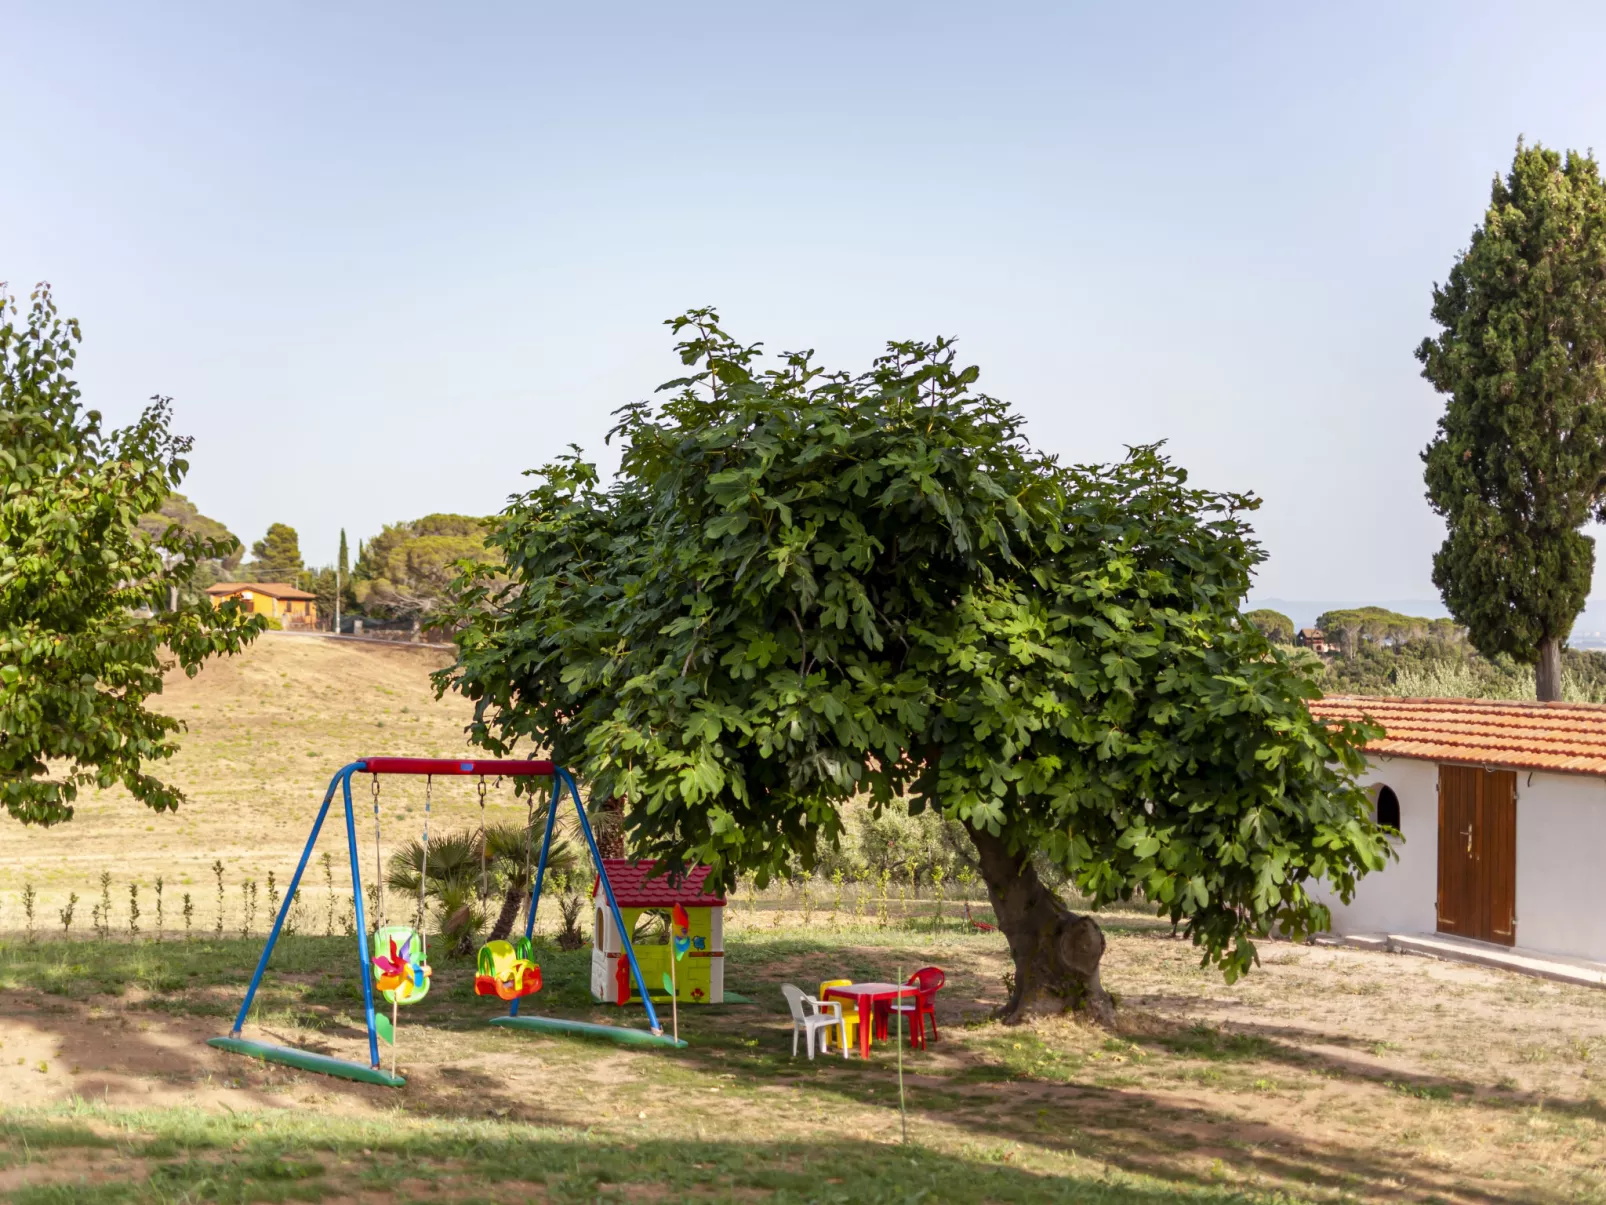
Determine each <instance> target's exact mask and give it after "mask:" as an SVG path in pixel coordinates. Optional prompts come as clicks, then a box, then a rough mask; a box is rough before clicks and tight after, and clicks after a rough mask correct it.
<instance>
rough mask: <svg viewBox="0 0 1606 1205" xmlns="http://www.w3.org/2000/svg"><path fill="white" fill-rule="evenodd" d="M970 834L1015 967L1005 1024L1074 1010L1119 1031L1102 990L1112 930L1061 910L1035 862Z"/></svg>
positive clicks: (997, 841)
mask: <svg viewBox="0 0 1606 1205" xmlns="http://www.w3.org/2000/svg"><path fill="white" fill-rule="evenodd" d="M966 829H967V831H968V832H969V833H970V840H971V843H972V844H973V845H975V847H976V853H977V855H978V857H979V859H980V861H981V874H982V879H983V880H984V881H985V882H986V884H987V894H988V896H989V897H990V898H991V900H992V904H993V912H994V913H995V914H996V915H997V917H998V927H999V928H1000V929H1001V930H1003V933H1004V936H1005V937H1006V938H1008V939H1009V952H1010V955H1011V956H1012V957H1013V958H1014V960H1015V987H1014V991H1012V992H1011V993H1010V997H1009V1000H1008V1001H1007V1002H1006V1003H1005V1004H1004V1007H1003V1010H1002V1011H1001V1012H1000V1014H999V1017H1000V1019H1001V1020H1003V1021H1004V1022H1006V1023H1008V1024H1015V1023H1017V1022H1020V1021H1023V1020H1025V1019H1026V1018H1027V1017H1032V1016H1042V1015H1045V1014H1050V1013H1062V1012H1065V1011H1067V1010H1072V1011H1075V1012H1079V1013H1083V1014H1085V1015H1086V1016H1088V1017H1089V1018H1091V1019H1092V1020H1094V1021H1097V1022H1098V1023H1099V1024H1100V1025H1114V1024H1115V1005H1114V1002H1113V1001H1111V999H1110V997H1109V993H1107V992H1106V991H1105V990H1104V987H1103V985H1102V984H1100V983H1099V962H1100V960H1101V959H1102V958H1103V957H1104V931H1103V930H1102V929H1100V928H1099V926H1098V922H1096V921H1095V920H1093V918H1092V917H1089V916H1078V915H1077V914H1076V913H1074V912H1072V911H1071V910H1070V909H1069V908H1067V907H1066V906H1065V905H1064V904H1063V903H1061V902H1060V898H1059V896H1057V895H1055V894H1054V892H1053V891H1051V890H1050V889H1049V888H1048V886H1047V885H1046V884H1045V883H1044V882H1043V880H1042V879H1041V878H1039V877H1038V874H1037V869H1036V868H1035V867H1034V866H1033V865H1032V862H1031V858H1030V857H1028V856H1023V855H1020V854H1011V853H1010V852H1009V845H1008V843H1007V842H1006V841H1005V839H1004V838H1003V837H995V836H993V835H992V834H990V833H988V832H986V831H985V830H982V831H977V830H976V829H973V828H970V827H969V826H968V825H967V826H966Z"/></svg>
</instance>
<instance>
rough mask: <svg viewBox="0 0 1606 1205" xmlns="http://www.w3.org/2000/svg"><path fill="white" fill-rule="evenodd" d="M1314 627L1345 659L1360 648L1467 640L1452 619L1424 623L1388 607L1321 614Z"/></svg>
mask: <svg viewBox="0 0 1606 1205" xmlns="http://www.w3.org/2000/svg"><path fill="white" fill-rule="evenodd" d="M1316 626H1317V627H1319V628H1321V629H1322V631H1324V632H1326V633H1327V635H1328V636H1329V637H1330V638H1332V639H1334V640H1335V641H1336V642H1337V643H1338V644H1339V646H1340V647H1341V648H1342V649H1343V651H1344V655H1345V656H1346V657H1353V656H1355V655H1356V653H1357V652H1358V651H1359V650H1360V648H1361V647H1362V645H1363V644H1390V645H1400V644H1408V643H1411V642H1412V641H1420V640H1437V641H1440V642H1450V643H1460V642H1461V641H1462V640H1464V639H1465V637H1466V633H1465V632H1464V631H1463V629H1462V628H1461V627H1460V626H1459V625H1458V624H1457V623H1456V622H1455V621H1454V620H1453V619H1424V618H1422V617H1421V616H1418V615H1402V614H1401V613H1400V612H1398V611H1390V610H1389V609H1388V608H1387V607H1349V608H1344V609H1339V610H1333V611H1323V612H1322V613H1321V614H1320V615H1318V616H1317V617H1316Z"/></svg>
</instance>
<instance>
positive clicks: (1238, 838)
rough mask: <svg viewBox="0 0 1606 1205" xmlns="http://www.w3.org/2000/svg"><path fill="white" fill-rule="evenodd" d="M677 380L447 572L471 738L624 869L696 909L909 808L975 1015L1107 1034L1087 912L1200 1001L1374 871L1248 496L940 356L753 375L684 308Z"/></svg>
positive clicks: (912, 349) (918, 354)
mask: <svg viewBox="0 0 1606 1205" xmlns="http://www.w3.org/2000/svg"><path fill="white" fill-rule="evenodd" d="M673 325H674V330H675V331H676V332H677V334H679V335H681V336H682V342H681V343H680V344H679V351H680V354H681V357H682V360H683V361H684V362H685V363H686V365H687V366H688V367H689V368H690V369H691V370H692V371H691V373H690V375H688V376H686V377H684V378H682V379H680V380H676V381H673V382H671V383H670V384H669V385H667V386H665V387H664V388H665V389H666V390H668V391H669V392H670V397H669V398H668V400H667V401H666V402H665V403H664V404H663V405H662V407H661V408H653V407H650V406H648V405H646V404H638V405H633V406H629V407H626V408H625V409H624V410H623V411H621V419H620V422H619V424H618V426H617V428H616V430H615V432H614V435H615V437H617V438H619V439H621V440H622V441H623V447H622V463H621V468H620V472H619V474H618V476H617V479H616V480H615V481H614V482H613V484H612V485H610V486H607V487H606V488H605V487H604V486H603V484H602V482H601V481H600V479H599V477H598V474H597V471H596V469H595V468H594V466H593V465H591V464H590V463H588V462H586V461H585V460H584V459H582V458H581V456H580V455H579V453H578V451H576V452H575V453H573V454H571V455H569V456H567V457H564V458H562V459H560V460H558V461H557V462H556V463H554V464H550V465H548V466H546V467H545V468H543V469H541V470H538V471H537V472H536V473H535V474H534V476H535V482H534V486H533V488H532V489H530V490H529V491H528V492H527V493H525V494H523V495H522V496H520V497H518V498H516V499H515V500H514V501H513V502H512V504H511V505H510V506H509V507H508V509H507V511H506V512H505V513H504V515H503V516H502V518H501V521H500V524H499V525H498V527H497V528H496V529H495V531H494V532H493V533H492V535H491V536H490V543H491V545H492V546H493V547H495V548H497V549H499V550H500V552H501V555H502V557H503V558H505V566H503V567H501V568H500V569H499V570H498V572H499V573H501V574H503V575H505V577H504V580H503V582H502V583H501V584H498V583H495V582H492V581H490V580H488V579H485V578H483V576H482V575H483V574H484V572H485V571H483V570H482V571H479V572H478V573H475V572H472V571H471V572H469V573H468V574H467V575H466V576H465V578H464V580H463V581H462V582H461V583H460V586H461V592H460V594H459V596H458V599H457V602H456V610H457V615H456V619H457V620H458V622H460V623H461V624H462V625H463V626H462V627H461V630H460V631H459V633H458V635H457V637H456V639H457V642H458V648H459V654H458V658H457V661H456V664H455V665H453V666H452V667H450V668H448V669H446V670H444V671H442V672H441V674H440V675H439V676H438V678H437V685H438V687H439V688H440V689H443V690H444V689H446V688H447V687H455V688H456V689H458V690H460V691H461V692H463V693H464V694H465V695H466V696H467V697H468V698H469V699H471V700H473V702H474V705H475V711H474V720H473V725H472V728H471V735H472V736H473V738H474V739H475V740H476V741H477V742H478V743H479V744H481V745H482V746H483V747H485V748H487V749H490V750H493V751H496V752H507V751H509V750H511V749H513V748H514V747H515V746H516V745H518V744H519V743H520V742H525V743H527V744H533V745H535V746H538V747H542V748H546V749H550V751H551V756H553V757H554V758H556V759H557V760H558V761H559V762H560V763H565V764H568V765H571V766H573V767H575V768H576V769H577V770H578V771H579V772H580V774H581V775H582V776H583V777H584V778H586V779H587V780H588V781H589V784H590V787H591V790H592V792H593V794H594V795H596V796H597V797H618V798H622V799H624V800H625V801H627V814H626V824H627V830H628V834H629V838H630V841H631V844H632V845H633V846H634V848H635V849H636V850H637V851H639V852H640V853H642V854H645V855H649V856H656V857H659V858H663V859H665V860H667V862H668V863H669V865H670V867H671V868H672V872H674V871H678V870H679V869H681V868H683V867H684V866H686V865H688V864H691V863H701V864H706V865H708V866H710V867H711V868H712V874H713V875H714V877H715V878H716V881H720V882H724V883H726V884H729V883H730V882H731V880H732V878H733V877H734V876H735V875H736V874H738V873H752V874H754V875H755V876H756V877H757V879H758V881H759V882H760V883H763V882H765V881H767V879H768V878H769V876H772V875H775V874H777V873H780V872H781V871H782V870H783V869H784V868H785V867H786V866H787V864H788V862H789V860H791V859H794V858H796V859H800V860H801V861H802V863H803V864H804V865H805V866H810V865H813V864H814V862H815V860H816V859H818V858H819V857H820V855H821V854H822V852H824V851H826V850H827V849H828V848H830V847H832V846H834V845H835V844H836V843H837V842H838V840H839V838H840V836H841V834H842V829H843V821H842V805H843V804H844V803H845V802H846V801H848V800H850V799H855V798H858V799H862V800H864V801H866V802H867V803H868V805H869V806H870V807H872V808H874V809H886V808H893V807H906V808H907V809H908V810H909V811H910V812H913V813H920V812H922V811H923V810H925V809H928V808H935V809H937V810H939V811H940V812H941V813H942V814H943V815H944V816H945V817H948V818H952V819H954V820H957V821H959V822H961V823H962V824H963V825H964V827H965V831H966V832H967V833H968V835H969V838H970V841H971V842H972V843H973V844H974V846H975V849H976V854H977V858H978V861H979V863H980V866H981V869H982V873H983V876H984V878H985V880H986V883H987V888H988V892H989V895H990V897H991V901H992V904H993V906H994V909H995V912H996V913H997V916H998V921H999V926H1000V928H1001V929H1002V930H1003V931H1004V933H1005V935H1006V936H1007V937H1008V940H1009V944H1010V949H1011V952H1012V955H1013V958H1014V962H1015V979H1014V991H1013V995H1012V997H1011V999H1010V1001H1009V1003H1008V1005H1007V1007H1006V1010H1005V1011H1006V1016H1007V1017H1009V1018H1011V1019H1015V1018H1019V1017H1022V1016H1024V1015H1027V1014H1030V1013H1034V1012H1041V1011H1045V1010H1061V1009H1064V1008H1066V1007H1078V1008H1083V1009H1086V1010H1088V1011H1089V1012H1090V1013H1091V1014H1092V1015H1094V1016H1095V1017H1098V1018H1101V1019H1105V1020H1107V1019H1108V1018H1109V1017H1110V1015H1111V1013H1110V1009H1111V1005H1110V1000H1109V997H1108V995H1107V994H1106V993H1105V991H1104V990H1103V987H1102V985H1101V983H1100V978H1099V964H1100V958H1101V955H1102V952H1103V949H1104V938H1103V933H1102V931H1101V930H1100V928H1099V926H1098V924H1097V923H1096V921H1095V920H1094V919H1092V917H1090V916H1085V915H1077V914H1075V913H1073V912H1071V911H1070V910H1069V909H1068V908H1067V907H1066V906H1065V904H1064V903H1063V902H1062V901H1061V900H1060V899H1059V898H1058V896H1057V895H1056V894H1055V893H1054V892H1053V891H1052V890H1050V889H1049V887H1048V886H1047V885H1045V884H1044V883H1043V882H1042V881H1041V879H1040V878H1039V875H1038V873H1037V870H1036V868H1035V866H1034V857H1038V858H1047V859H1049V860H1050V861H1051V862H1052V863H1053V864H1055V865H1056V866H1057V867H1059V868H1061V869H1062V870H1063V871H1064V872H1065V874H1066V875H1067V876H1069V878H1070V879H1071V880H1072V881H1073V882H1074V883H1075V885H1076V887H1077V888H1078V889H1079V890H1080V892H1082V893H1083V894H1084V895H1085V896H1086V897H1087V898H1089V899H1090V900H1091V901H1092V902H1093V904H1094V905H1096V906H1097V905H1105V904H1111V903H1114V902H1116V901H1123V900H1130V899H1132V898H1134V897H1138V896H1140V897H1141V898H1142V899H1144V900H1146V901H1147V902H1148V903H1149V904H1150V905H1152V906H1154V907H1155V908H1157V909H1158V910H1159V911H1160V912H1161V913H1163V914H1164V915H1166V916H1169V917H1170V918H1172V919H1173V920H1174V921H1176V922H1178V923H1179V924H1181V925H1183V926H1185V927H1186V931H1187V932H1188V934H1189V935H1190V936H1191V937H1192V938H1193V940H1194V941H1195V942H1196V943H1197V944H1198V945H1199V946H1200V947H1201V949H1202V951H1203V957H1204V958H1205V959H1206V960H1208V961H1213V962H1214V963H1216V964H1218V965H1219V966H1220V967H1221V968H1222V969H1223V970H1224V971H1225V973H1226V974H1227V975H1228V976H1229V977H1235V976H1236V975H1238V974H1240V973H1241V972H1242V971H1244V970H1245V969H1246V968H1247V967H1249V966H1250V965H1251V963H1252V962H1253V960H1254V957H1255V947H1254V938H1255V937H1257V936H1261V935H1264V934H1266V933H1268V932H1269V931H1270V930H1271V929H1272V927H1273V926H1276V927H1278V928H1279V929H1280V930H1282V931H1284V932H1286V933H1288V934H1291V935H1300V934H1305V933H1309V932H1310V931H1312V930H1314V929H1319V928H1321V927H1323V926H1324V925H1325V923H1326V921H1327V913H1326V910H1325V909H1324V908H1323V906H1322V905H1321V904H1320V903H1319V902H1318V900H1317V899H1315V898H1314V897H1313V896H1312V894H1311V890H1310V889H1311V887H1312V886H1313V884H1314V883H1315V882H1316V881H1317V880H1326V881H1327V882H1328V883H1330V884H1331V885H1332V888H1333V889H1334V890H1336V891H1337V892H1338V894H1339V895H1341V896H1343V897H1345V898H1348V896H1349V893H1350V892H1351V890H1352V889H1353V886H1354V884H1355V881H1356V878H1357V877H1358V876H1359V875H1360V874H1362V873H1364V872H1365V871H1366V870H1367V869H1368V868H1372V867H1375V866H1378V865H1380V864H1381V858H1382V856H1383V854H1382V849H1383V847H1382V846H1381V844H1380V842H1379V839H1378V833H1377V830H1376V828H1375V826H1374V825H1373V824H1372V822H1371V821H1370V819H1369V818H1368V817H1369V808H1368V805H1367V800H1366V798H1365V796H1364V795H1363V794H1362V793H1361V792H1360V791H1359V790H1358V789H1357V788H1356V786H1355V783H1354V777H1353V775H1354V772H1355V771H1356V770H1357V768H1358V767H1359V765H1360V757H1359V754H1358V752H1357V743H1358V741H1359V739H1360V738H1361V737H1362V736H1363V735H1364V732H1363V731H1362V730H1360V729H1355V728H1341V729H1328V728H1326V727H1323V726H1322V725H1321V724H1319V723H1316V722H1314V721H1313V720H1312V718H1311V716H1310V714H1309V712H1308V710H1307V708H1306V700H1307V699H1308V698H1310V697H1312V696H1313V695H1314V694H1315V688H1314V687H1313V686H1312V684H1311V682H1310V681H1309V680H1308V679H1307V678H1306V677H1304V676H1302V674H1301V673H1300V672H1299V671H1298V670H1296V669H1295V668H1294V667H1293V666H1292V665H1291V663H1290V661H1289V660H1288V657H1287V655H1286V654H1285V653H1284V652H1283V651H1282V650H1280V649H1279V648H1277V647H1276V646H1274V645H1272V644H1271V643H1270V642H1268V640H1267V639H1266V637H1265V636H1264V635H1263V634H1262V633H1261V632H1260V631H1259V630H1257V629H1256V628H1255V626H1254V625H1253V624H1251V623H1248V622H1245V621H1244V619H1243V617H1242V615H1241V614H1240V610H1239V606H1240V602H1241V600H1242V599H1243V597H1244V595H1245V593H1246V591H1247V589H1248V586H1249V575H1250V570H1251V567H1252V566H1253V565H1254V564H1255V563H1256V562H1257V561H1258V560H1259V559H1260V556H1261V554H1260V552H1259V550H1258V548H1257V546H1256V544H1255V542H1254V540H1253V538H1252V535H1251V532H1250V530H1249V528H1248V527H1247V525H1246V523H1245V520H1244V515H1245V512H1247V511H1248V510H1250V509H1252V508H1253V506H1254V505H1255V501H1254V500H1253V499H1252V498H1249V497H1244V496H1236V495H1223V494H1215V493H1209V492H1205V491H1200V490H1196V489H1193V488H1191V487H1190V486H1189V485H1188V484H1187V481H1186V475H1185V474H1184V473H1183V472H1182V471H1181V470H1180V469H1178V468H1177V467H1176V466H1175V465H1173V464H1171V463H1170V462H1169V461H1168V460H1167V459H1166V458H1165V457H1164V456H1163V455H1161V453H1160V451H1159V450H1158V449H1156V448H1138V449H1135V450H1133V451H1132V453H1131V454H1130V456H1128V457H1127V459H1125V460H1123V461H1122V462H1120V463H1118V464H1114V465H1109V466H1102V467H1100V466H1093V467H1074V468H1073V467H1067V466H1064V465H1061V464H1059V463H1057V462H1056V461H1055V460H1054V459H1053V458H1051V457H1048V456H1045V455H1043V454H1041V453H1039V452H1037V451H1035V450H1034V449H1033V448H1032V447H1031V446H1030V444H1029V443H1028V442H1027V440H1026V439H1025V437H1024V434H1023V431H1022V426H1021V420H1020V419H1019V418H1018V417H1016V416H1015V415H1013V414H1012V413H1010V411H1009V409H1008V408H1007V407H1006V406H1005V405H1004V404H1003V403H1002V402H1000V401H998V400H996V399H994V398H991V397H989V396H987V395H985V394H981V393H978V392H975V391H974V390H973V388H972V387H973V386H974V384H975V382H976V380H977V377H978V372H977V369H975V368H974V367H966V368H961V367H960V366H959V365H958V364H957V363H956V360H955V353H954V348H953V345H952V343H951V342H950V341H948V340H943V339H939V340H937V341H935V342H932V343H918V342H908V343H893V344H891V345H889V348H888V351H887V354H886V355H884V356H883V357H881V358H880V359H878V360H877V361H876V362H875V363H874V364H873V366H872V367H871V368H870V370H869V371H867V372H864V373H860V374H850V373H846V372H832V371H827V370H825V369H824V368H822V367H821V366H820V365H818V364H816V363H815V362H814V360H813V358H812V355H811V354H791V355H785V356H783V357H781V358H780V359H779V362H778V363H776V364H774V365H773V366H771V367H767V368H766V367H763V366H762V363H761V359H760V349H759V348H758V347H757V346H744V345H741V344H739V343H736V342H734V341H733V340H732V339H731V338H729V337H728V336H727V335H726V334H725V333H724V332H723V331H722V330H721V329H720V328H719V326H718V318H717V315H715V314H714V313H712V312H711V311H694V312H692V313H690V314H687V315H685V316H683V317H681V318H679V319H676V320H674V323H673Z"/></svg>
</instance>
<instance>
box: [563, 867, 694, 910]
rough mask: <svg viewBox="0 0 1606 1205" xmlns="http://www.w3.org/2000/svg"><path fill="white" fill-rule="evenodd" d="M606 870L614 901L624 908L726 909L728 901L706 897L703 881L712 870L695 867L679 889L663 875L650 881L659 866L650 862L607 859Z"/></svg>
mask: <svg viewBox="0 0 1606 1205" xmlns="http://www.w3.org/2000/svg"><path fill="white" fill-rule="evenodd" d="M602 866H603V869H604V870H606V871H607V872H608V884H609V886H611V887H612V888H613V899H614V902H615V903H616V904H618V905H619V907H621V908H670V907H673V906H674V905H676V904H684V905H685V906H686V907H688V908H723V907H724V906H725V897H724V896H722V895H704V894H703V880H704V879H706V878H707V877H708V867H706V866H694V867H693V868H692V869H691V870H689V871H687V872H686V877H685V878H683V879H681V881H680V884H679V886H674V885H671V883H670V882H669V876H668V875H667V874H661V875H659V876H658V877H657V878H655V879H649V878H648V877H647V876H648V875H650V874H651V873H652V872H653V870H654V869H656V868H657V866H658V863H657V862H655V861H653V860H651V859H650V858H649V859H643V860H642V861H640V862H632V861H631V860H630V859H629V858H604V859H602ZM597 887H598V884H596V883H592V884H591V894H592V895H593V896H595V895H596V894H597Z"/></svg>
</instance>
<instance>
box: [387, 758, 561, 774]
mask: <svg viewBox="0 0 1606 1205" xmlns="http://www.w3.org/2000/svg"><path fill="white" fill-rule="evenodd" d="M362 769H363V773H365V774H479V775H501V776H502V777H503V778H525V777H535V778H550V777H552V772H553V769H554V767H553V765H552V763H551V762H549V761H461V760H458V759H455V758H450V757H365V758H363V761H362Z"/></svg>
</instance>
